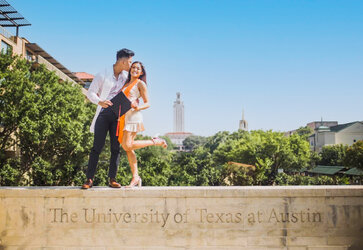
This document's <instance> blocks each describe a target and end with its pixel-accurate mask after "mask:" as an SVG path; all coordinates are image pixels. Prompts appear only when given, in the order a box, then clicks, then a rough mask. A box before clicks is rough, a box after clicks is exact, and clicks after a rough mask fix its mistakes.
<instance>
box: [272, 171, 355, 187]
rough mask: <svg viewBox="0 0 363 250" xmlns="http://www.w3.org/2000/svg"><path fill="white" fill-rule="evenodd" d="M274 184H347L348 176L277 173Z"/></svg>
mask: <svg viewBox="0 0 363 250" xmlns="http://www.w3.org/2000/svg"><path fill="white" fill-rule="evenodd" d="M275 181H276V182H275V184H276V185H347V184H349V178H347V177H339V176H333V177H330V176H325V175H322V176H313V177H311V176H302V175H288V174H286V173H279V174H278V175H277V176H276V180H275Z"/></svg>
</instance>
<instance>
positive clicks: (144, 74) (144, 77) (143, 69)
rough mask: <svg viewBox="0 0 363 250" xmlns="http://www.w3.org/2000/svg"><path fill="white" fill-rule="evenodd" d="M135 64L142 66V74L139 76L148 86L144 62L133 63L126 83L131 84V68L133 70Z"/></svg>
mask: <svg viewBox="0 0 363 250" xmlns="http://www.w3.org/2000/svg"><path fill="white" fill-rule="evenodd" d="M135 63H138V64H140V66H141V70H142V74H141V75H140V76H139V79H140V80H141V81H143V82H144V83H146V84H147V82H146V71H145V67H144V65H143V64H142V62H139V61H135V62H133V63H132V64H131V67H130V69H129V76H128V77H127V80H126V83H129V82H130V81H131V68H132V66H133V65H134V64H135ZM126 83H125V84H126Z"/></svg>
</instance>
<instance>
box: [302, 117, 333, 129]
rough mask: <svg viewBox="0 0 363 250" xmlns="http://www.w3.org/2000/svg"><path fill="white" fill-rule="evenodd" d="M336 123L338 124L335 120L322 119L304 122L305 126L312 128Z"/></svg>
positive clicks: (330, 125)
mask: <svg viewBox="0 0 363 250" xmlns="http://www.w3.org/2000/svg"><path fill="white" fill-rule="evenodd" d="M337 125H338V122H337V121H323V119H322V120H321V121H314V122H309V123H308V124H306V126H307V127H310V128H312V130H315V129H317V128H319V127H320V126H326V127H329V128H330V127H333V126H337Z"/></svg>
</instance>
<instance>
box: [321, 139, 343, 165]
mask: <svg viewBox="0 0 363 250" xmlns="http://www.w3.org/2000/svg"><path fill="white" fill-rule="evenodd" d="M347 148H348V146H346V145H343V144H338V145H331V146H324V147H323V148H322V150H321V152H320V153H319V155H320V160H319V162H318V164H319V165H325V166H343V165H344V159H345V155H346V153H347Z"/></svg>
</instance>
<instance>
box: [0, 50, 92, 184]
mask: <svg viewBox="0 0 363 250" xmlns="http://www.w3.org/2000/svg"><path fill="white" fill-rule="evenodd" d="M0 69H1V72H0V79H1V85H0V87H1V88H4V89H5V93H4V94H3V95H1V96H0V110H1V113H0V124H1V126H2V127H1V130H0V151H1V152H5V151H9V150H11V148H17V149H19V151H20V164H14V162H12V161H11V160H10V161H9V159H7V158H6V155H5V154H1V156H0V157H1V163H0V168H1V169H2V170H3V169H5V168H8V169H9V166H11V167H12V169H14V171H13V172H12V173H13V175H14V179H17V180H18V181H17V184H18V185H19V184H31V185H71V184H73V182H74V176H75V174H76V173H77V172H79V171H80V170H81V168H82V167H83V164H84V161H85V157H86V156H87V155H88V152H89V149H90V146H91V136H90V133H89V132H88V129H87V128H88V127H89V125H90V122H91V119H92V116H93V113H94V107H93V106H91V105H90V104H89V103H86V102H85V99H84V96H83V95H82V93H81V90H80V87H79V86H77V85H75V86H73V85H72V84H71V83H69V82H62V81H60V79H59V78H58V76H56V74H55V73H54V72H51V71H49V70H47V69H46V68H45V66H44V65H39V66H38V67H34V65H32V64H31V63H29V62H27V61H26V60H24V59H20V58H19V57H17V56H12V55H11V54H6V55H1V57H0ZM6 173H9V171H7V172H6ZM9 179H11V178H10V176H9V175H8V174H3V171H2V175H1V176H0V184H1V185H7V182H8V180H9Z"/></svg>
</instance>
